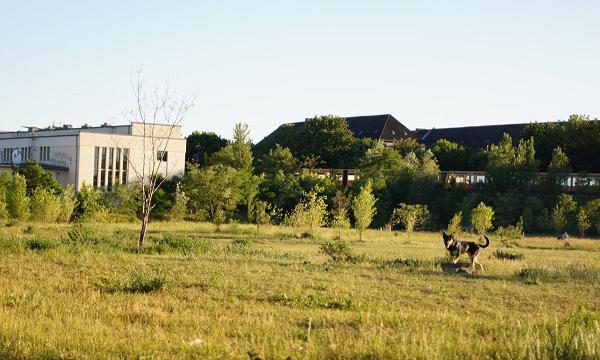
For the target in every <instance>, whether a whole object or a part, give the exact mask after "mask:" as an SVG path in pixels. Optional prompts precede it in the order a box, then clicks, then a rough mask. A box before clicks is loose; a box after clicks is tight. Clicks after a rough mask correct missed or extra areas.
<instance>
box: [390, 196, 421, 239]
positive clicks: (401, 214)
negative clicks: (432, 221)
mask: <svg viewBox="0 0 600 360" xmlns="http://www.w3.org/2000/svg"><path fill="white" fill-rule="evenodd" d="M428 217H429V210H427V206H426V205H421V204H414V205H408V204H405V203H400V204H399V205H398V207H397V208H395V209H394V211H393V212H392V216H391V217H390V221H389V224H390V228H393V227H394V226H395V225H397V224H402V225H403V226H404V229H405V230H406V232H409V233H410V232H413V231H414V230H415V228H416V227H418V226H420V225H421V224H423V223H424V222H425V221H426V220H427V218H428Z"/></svg>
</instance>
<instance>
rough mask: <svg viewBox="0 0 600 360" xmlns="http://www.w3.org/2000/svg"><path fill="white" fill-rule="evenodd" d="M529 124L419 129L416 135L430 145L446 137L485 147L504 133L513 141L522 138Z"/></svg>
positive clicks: (480, 147)
mask: <svg viewBox="0 0 600 360" xmlns="http://www.w3.org/2000/svg"><path fill="white" fill-rule="evenodd" d="M527 125H529V124H506V125H482V126H465V127H453V128H442V129H436V128H432V129H429V130H427V129H417V130H415V135H416V136H417V138H418V139H419V140H420V141H421V142H422V143H423V144H425V145H426V146H428V147H430V146H432V145H433V144H435V143H436V141H438V140H441V139H446V140H448V141H452V142H454V143H457V144H460V145H462V146H463V147H465V148H470V149H474V150H477V149H485V148H486V147H488V146H489V145H492V144H497V143H498V142H499V141H500V140H502V137H503V136H504V133H506V134H508V135H510V137H511V138H512V139H513V142H518V141H519V140H520V139H521V133H522V132H523V129H524V128H525V126H527Z"/></svg>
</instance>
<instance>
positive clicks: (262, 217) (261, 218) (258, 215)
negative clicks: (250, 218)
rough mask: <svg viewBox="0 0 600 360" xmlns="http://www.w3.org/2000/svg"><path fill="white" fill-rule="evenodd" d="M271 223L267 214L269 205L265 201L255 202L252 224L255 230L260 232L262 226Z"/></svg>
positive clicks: (269, 215)
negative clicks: (254, 225)
mask: <svg viewBox="0 0 600 360" xmlns="http://www.w3.org/2000/svg"><path fill="white" fill-rule="evenodd" d="M270 222H271V214H270V213H269V203H267V202H266V201H261V200H257V201H256V202H255V204H254V223H255V224H256V230H257V231H259V232H260V227H261V226H262V225H268V224H269V223H270Z"/></svg>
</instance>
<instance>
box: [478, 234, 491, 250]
mask: <svg viewBox="0 0 600 360" xmlns="http://www.w3.org/2000/svg"><path fill="white" fill-rule="evenodd" d="M483 237H484V238H485V245H484V244H479V246H481V247H482V248H484V249H485V248H486V247H488V246H489V245H490V239H488V237H487V236H485V235H483Z"/></svg>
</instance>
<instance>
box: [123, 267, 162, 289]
mask: <svg viewBox="0 0 600 360" xmlns="http://www.w3.org/2000/svg"><path fill="white" fill-rule="evenodd" d="M170 284H171V280H170V279H169V278H168V277H167V276H166V275H165V274H162V273H160V272H152V273H145V272H136V273H134V274H132V275H131V276H130V278H129V281H128V282H127V284H126V286H125V287H124V288H123V290H124V291H127V292H133V293H150V292H154V291H158V290H161V289H164V288H165V287H167V286H168V285H170Z"/></svg>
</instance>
